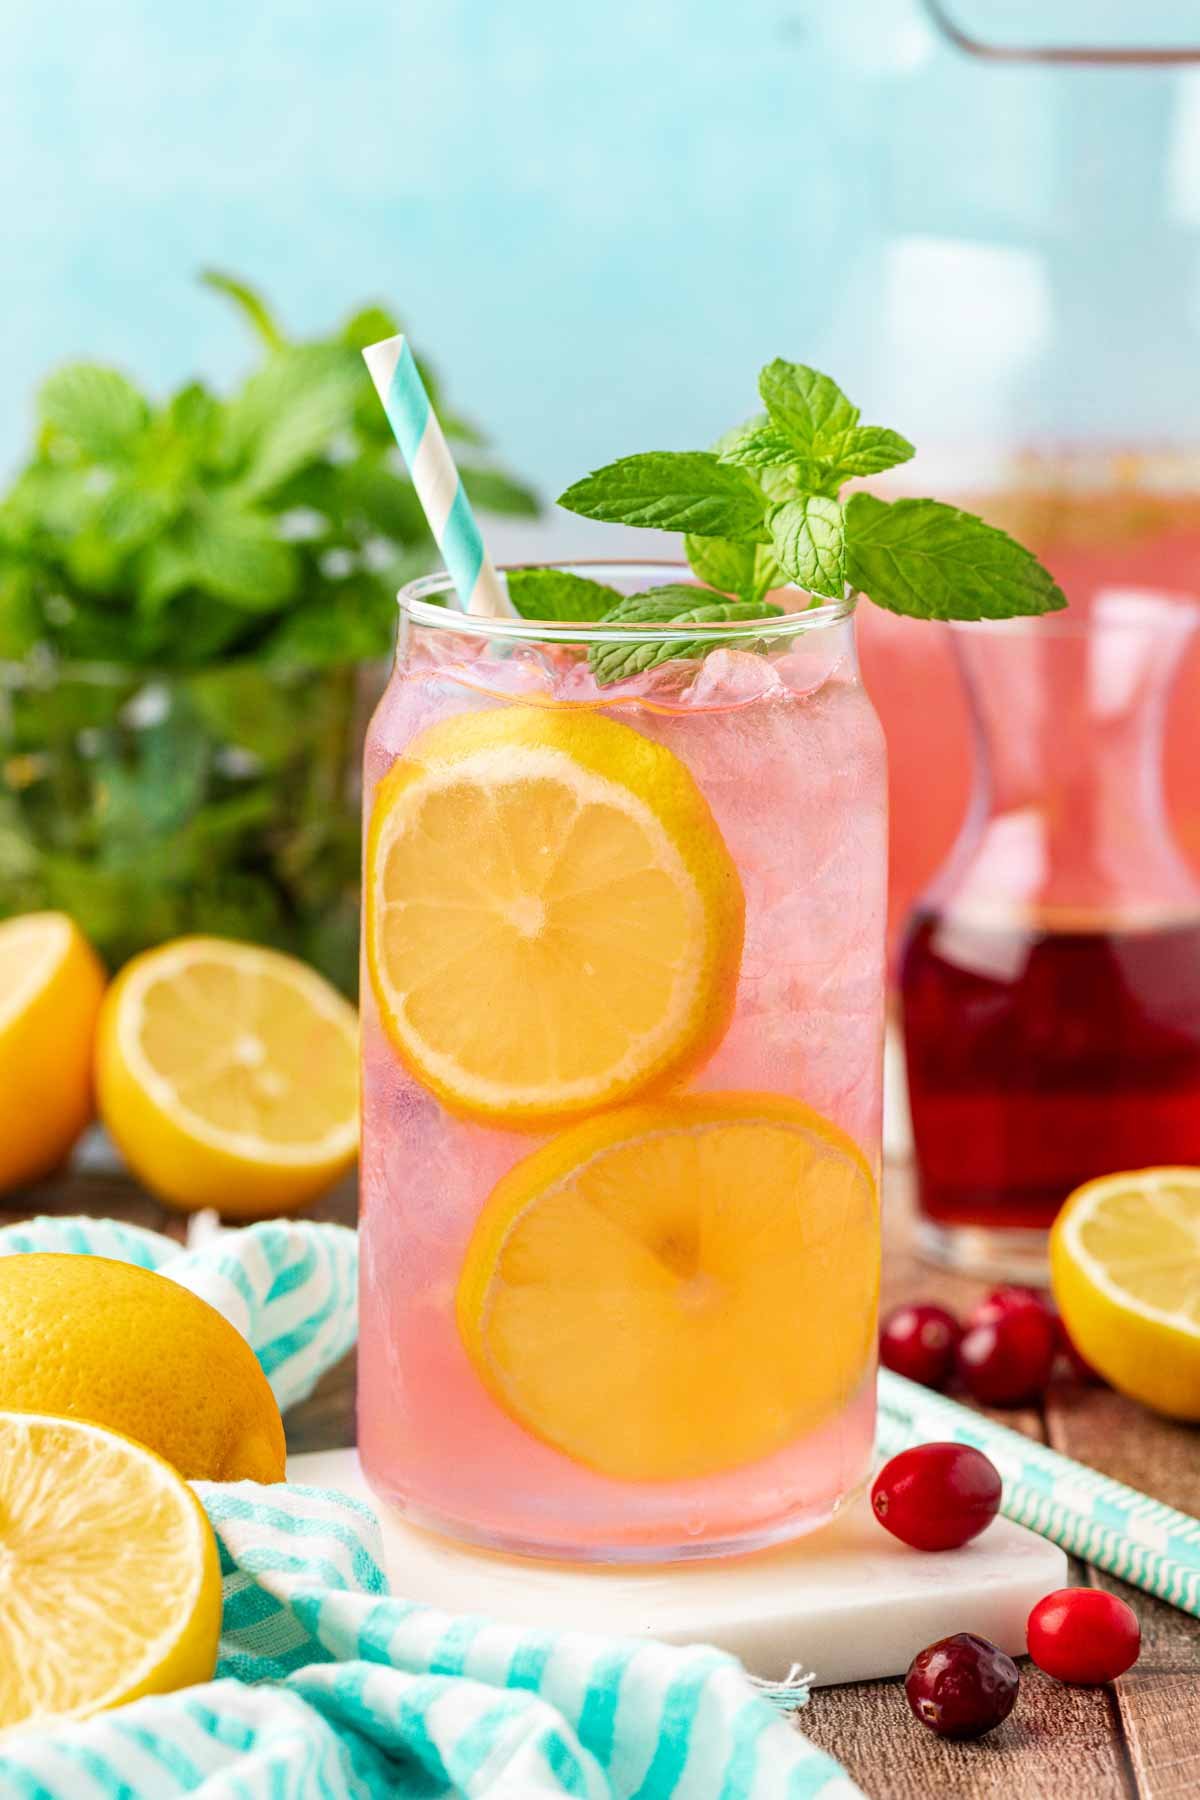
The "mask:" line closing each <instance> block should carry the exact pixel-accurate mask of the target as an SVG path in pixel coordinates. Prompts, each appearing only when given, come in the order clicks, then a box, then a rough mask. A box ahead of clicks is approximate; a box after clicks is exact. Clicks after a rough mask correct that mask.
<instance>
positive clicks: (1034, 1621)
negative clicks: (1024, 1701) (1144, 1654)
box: [1025, 1588, 1142, 1687]
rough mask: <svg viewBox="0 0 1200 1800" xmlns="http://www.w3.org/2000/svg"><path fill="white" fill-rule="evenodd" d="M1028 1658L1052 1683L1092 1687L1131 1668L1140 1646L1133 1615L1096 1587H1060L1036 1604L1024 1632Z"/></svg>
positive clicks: (1128, 1609)
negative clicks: (1052, 1677) (1030, 1657)
mask: <svg viewBox="0 0 1200 1800" xmlns="http://www.w3.org/2000/svg"><path fill="white" fill-rule="evenodd" d="M1025 1637H1026V1642H1027V1643H1028V1645H1029V1654H1030V1656H1032V1658H1033V1660H1034V1662H1035V1663H1036V1664H1037V1666H1038V1668H1039V1669H1044V1670H1045V1671H1046V1673H1047V1675H1053V1676H1054V1678H1055V1680H1056V1681H1074V1682H1077V1683H1079V1684H1080V1685H1081V1686H1083V1687H1096V1686H1098V1685H1099V1684H1100V1682H1102V1681H1115V1680H1116V1678H1117V1676H1118V1675H1123V1674H1124V1673H1125V1671H1126V1669H1131V1668H1132V1667H1133V1665H1134V1663H1135V1662H1136V1661H1137V1659H1138V1651H1139V1650H1140V1649H1141V1647H1142V1633H1141V1627H1140V1626H1139V1624H1138V1622H1137V1614H1136V1613H1135V1612H1134V1610H1133V1608H1132V1607H1131V1606H1126V1604H1125V1602H1124V1600H1118V1599H1117V1597H1116V1595H1115V1594H1106V1593H1104V1592H1103V1591H1102V1590H1101V1589H1100V1588H1059V1589H1058V1591H1057V1592H1056V1593H1053V1594H1047V1595H1046V1598H1045V1599H1044V1600H1039V1601H1038V1603H1037V1605H1036V1606H1035V1607H1034V1609H1033V1611H1032V1612H1031V1613H1030V1615H1029V1624H1028V1625H1027V1627H1026V1632H1025Z"/></svg>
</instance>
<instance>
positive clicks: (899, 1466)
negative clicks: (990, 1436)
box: [871, 1444, 1000, 1550]
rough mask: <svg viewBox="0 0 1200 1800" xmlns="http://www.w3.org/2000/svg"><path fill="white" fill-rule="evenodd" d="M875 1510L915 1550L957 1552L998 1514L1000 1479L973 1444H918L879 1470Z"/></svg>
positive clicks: (874, 1491) (876, 1481)
mask: <svg viewBox="0 0 1200 1800" xmlns="http://www.w3.org/2000/svg"><path fill="white" fill-rule="evenodd" d="M871 1506H872V1508H873V1509H874V1513H875V1517H876V1518H877V1519H878V1520H879V1523H880V1524H881V1525H882V1526H884V1527H885V1529H886V1530H888V1531H890V1532H891V1534H892V1536H893V1537H898V1538H899V1539H900V1541H901V1543H903V1544H911V1545H912V1547H913V1549H914V1550H957V1548H958V1546H959V1545H960V1544H966V1543H969V1542H970V1540H971V1539H972V1538H973V1537H978V1536H979V1533H980V1532H981V1531H983V1530H984V1529H985V1528H986V1527H987V1526H988V1525H990V1524H991V1522H992V1520H993V1519H994V1518H995V1516H996V1514H997V1512H998V1511H999V1510H1000V1476H999V1474H998V1472H997V1470H996V1466H995V1464H994V1463H991V1462H989V1461H988V1459H987V1457H986V1456H985V1455H984V1454H983V1451H982V1450H975V1449H972V1447H971V1445H970V1444H916V1445H914V1446H913V1448H912V1449H911V1450H902V1451H901V1452H900V1454H899V1456H893V1458H892V1460H891V1462H889V1463H885V1464H884V1466H883V1468H882V1469H880V1471H879V1474H878V1475H877V1476H876V1477H875V1485H874V1487H873V1488H872V1489H871Z"/></svg>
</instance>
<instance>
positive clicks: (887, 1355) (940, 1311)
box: [879, 1302, 962, 1388]
mask: <svg viewBox="0 0 1200 1800" xmlns="http://www.w3.org/2000/svg"><path fill="white" fill-rule="evenodd" d="M961 1336H962V1327H961V1326H960V1325H959V1322H958V1320H957V1319H956V1318H955V1317H954V1314H953V1313H950V1312H947V1311H946V1308H945V1307H944V1306H932V1305H930V1304H929V1303H928V1302H921V1303H920V1304H919V1305H916V1306H897V1307H895V1308H894V1309H893V1310H892V1311H891V1312H890V1313H888V1315H887V1317H886V1318H885V1319H884V1321H883V1323H882V1325H881V1326H880V1328H879V1360H880V1362H881V1363H882V1364H883V1366H884V1368H885V1369H891V1370H892V1371H893V1372H894V1373H895V1374H897V1375H907V1377H908V1379H909V1380H910V1381H919V1382H920V1383H921V1385H922V1386H923V1387H930V1388H943V1387H945V1385H946V1383H947V1382H948V1381H949V1379H950V1377H951V1375H952V1374H953V1372H954V1353H955V1351H956V1350H957V1349H958V1340H959V1338H960V1337H961Z"/></svg>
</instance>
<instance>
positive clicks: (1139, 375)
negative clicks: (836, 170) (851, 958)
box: [828, 0, 1200, 933]
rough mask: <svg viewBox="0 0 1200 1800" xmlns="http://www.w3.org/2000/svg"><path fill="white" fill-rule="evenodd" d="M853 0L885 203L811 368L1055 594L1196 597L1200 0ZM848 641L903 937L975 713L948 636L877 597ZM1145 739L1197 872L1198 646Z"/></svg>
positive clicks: (948, 813) (914, 477) (855, 252)
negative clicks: (1012, 541) (897, 613)
mask: <svg viewBox="0 0 1200 1800" xmlns="http://www.w3.org/2000/svg"><path fill="white" fill-rule="evenodd" d="M864 7H865V8H866V10H867V11H869V12H870V18H869V19H866V18H864V17H863V16H862V12H861V8H864ZM855 11H856V14H857V15H858V27H859V29H858V33H857V37H856V47H855V48H854V50H853V55H854V56H855V57H856V58H857V61H856V63H855V67H856V69H858V70H861V69H862V68H863V67H864V55H865V52H864V51H863V49H862V39H863V33H864V31H865V30H866V28H867V26H868V25H871V26H873V27H874V28H875V35H874V38H873V39H872V42H873V43H874V44H875V50H874V51H873V57H874V62H873V64H872V67H871V69H870V70H869V71H868V72H867V73H866V74H864V75H861V76H860V85H859V94H858V99H859V108H858V110H859V113H860V115H861V121H862V122H861V123H860V124H859V125H858V127H857V128H856V129H857V131H858V134H859V137H860V138H863V139H866V138H869V139H870V145H869V146H867V147H866V148H864V147H862V146H860V152H861V154H866V153H867V148H870V150H871V153H872V154H873V155H874V157H875V164H874V166H873V169H872V171H871V172H870V178H869V180H868V182H867V184H866V191H867V196H868V203H869V201H870V199H871V198H872V197H875V196H877V209H876V215H875V217H874V218H872V217H871V216H870V213H869V204H868V210H867V212H866V216H865V223H864V224H863V225H862V227H861V229H860V232H859V235H858V237H857V239H856V240H855V241H854V242H853V244H852V245H851V246H850V268H849V273H850V278H851V280H850V284H849V285H851V286H852V288H853V293H852V294H850V295H848V296H847V299H846V304H844V305H840V306H839V307H838V308H837V309H836V312H837V317H836V320H835V323H834V325H833V327H832V329H831V338H830V347H829V352H828V353H829V356H830V358H831V361H830V364H829V366H831V367H835V368H839V369H841V368H847V369H853V370H854V372H855V378H856V380H861V382H862V391H863V392H864V393H865V394H867V395H868V396H870V405H871V409H872V412H873V413H874V414H875V415H876V416H878V417H879V418H880V419H883V420H886V421H887V422H888V423H897V424H899V425H900V427H901V429H903V430H904V431H905V432H906V434H907V435H909V436H910V437H912V438H913V439H914V440H915V442H916V443H917V444H918V445H919V446H920V447H921V448H920V452H919V454H918V456H917V458H916V460H915V462H914V463H912V464H910V465H909V466H908V467H907V468H906V469H904V470H903V471H899V472H898V475H899V476H900V477H901V478H902V480H903V484H904V486H905V487H906V488H908V490H909V491H912V492H915V493H921V494H937V495H938V496H939V497H941V498H946V499H954V498H958V499H959V500H960V501H961V503H962V504H964V505H967V506H970V507H971V508H973V509H974V510H977V511H980V512H983V513H984V514H985V515H986V516H988V517H989V518H991V519H992V520H993V521H994V522H995V523H997V524H1000V525H1002V526H1004V527H1005V528H1007V529H1009V530H1011V531H1012V532H1013V533H1014V534H1015V535H1017V536H1018V537H1020V538H1021V539H1022V540H1023V541H1024V542H1025V543H1027V544H1029V545H1030V547H1031V548H1032V549H1034V550H1035V551H1036V552H1037V553H1038V555H1039V556H1041V558H1042V559H1043V561H1045V562H1047V563H1048V564H1049V566H1050V568H1051V569H1052V570H1053V571H1054V573H1055V575H1056V576H1057V578H1058V580H1059V581H1060V582H1061V583H1062V585H1063V587H1064V589H1065V590H1066V592H1067V595H1068V598H1069V599H1070V601H1071V602H1072V604H1073V605H1074V604H1083V603H1087V602H1089V601H1090V600H1091V599H1092V598H1093V597H1095V596H1097V595H1099V594H1102V593H1104V592H1106V591H1110V590H1117V589H1120V590H1128V589H1131V588H1137V589H1139V590H1141V591H1143V592H1146V593H1152V594H1155V595H1158V596H1166V597H1171V598H1183V599H1185V600H1186V599H1190V598H1191V597H1192V596H1194V595H1196V594H1200V405H1198V400H1200V11H1198V9H1197V8H1196V7H1195V5H1194V4H1191V3H1190V0H1187V3H1185V0H1144V4H1142V5H1139V6H1138V7H1136V8H1135V7H1133V6H1131V5H1129V4H1127V3H1125V0H1122V3H1120V4H1117V3H1116V0H1086V4H1085V0H887V4H886V5H884V4H876V3H875V0H860V5H859V6H858V7H856V8H855ZM830 29H832V27H831V28H830ZM843 35H844V56H845V59H846V67H847V69H848V68H849V67H850V59H851V55H852V49H851V46H850V35H851V34H850V32H849V28H848V26H847V27H846V30H845V33H844V34H843ZM864 82H865V83H866V84H867V86H868V87H869V92H868V91H864V88H863V85H862V84H863V83H864ZM891 485H892V491H896V489H897V487H898V486H899V485H900V484H899V482H893V483H892V484H891ZM859 631H860V642H861V653H862V661H863V672H864V677H865V679H866V681H867V685H868V687H869V688H870V690H871V693H872V696H873V698H874V700H875V703H876V707H877V709H878V711H879V712H880V714H881V717H882V719H883V722H884V727H885V731H886V733H887V737H888V750H889V762H890V765H891V771H892V795H893V816H892V830H891V857H892V873H891V908H890V912H891V921H892V929H893V932H894V933H895V932H897V931H898V929H899V927H900V924H901V922H902V920H903V917H904V914H905V912H906V910H907V909H908V907H909V906H910V905H911V904H912V902H913V900H914V898H915V896H916V895H917V894H918V893H919V892H920V891H921V889H922V888H923V887H924V885H925V884H926V882H927V881H928V880H929V879H930V877H931V876H932V874H933V872H934V870H935V869H936V868H937V866H938V865H939V863H940V862H941V860H942V859H943V858H944V856H945V855H946V853H947V851H948V850H949V847H950V845H951V843H952V842H953V840H954V837H955V833H956V831H957V830H958V827H959V825H960V824H961V821H962V818H963V815H964V811H965V808H966V806H967V801H968V793H969V788H970V764H971V747H970V742H971V740H970V725H969V717H968V707H967V704H966V700H965V696H964V695H963V693H962V691H961V688H960V685H959V682H958V677H957V673H956V669H955V659H954V654H953V650H952V638H951V634H950V633H949V631H947V630H945V629H940V628H934V629H930V628H928V627H926V626H924V625H916V624H913V623H912V622H911V621H907V620H903V619H897V618H894V617H892V616H889V615H886V614H884V613H882V612H881V611H880V610H879V609H877V608H874V607H870V608H866V609H865V611H864V615H863V616H862V617H861V618H860V623H859ZM1163 745H1164V751H1163V753H1164V757H1165V769H1166V773H1165V791H1166V804H1167V807H1168V811H1169V814H1170V816H1171V818H1172V820H1173V822H1174V826H1175V829H1176V831H1177V833H1178V836H1179V840H1180V843H1181V845H1182V847H1183V849H1184V852H1185V854H1187V855H1188V856H1190V858H1191V859H1192V860H1193V861H1194V862H1195V864H1196V866H1197V867H1198V868H1200V783H1197V782H1196V781H1195V780H1194V778H1193V774H1192V772H1193V771H1194V769H1195V768H1196V766H1197V764H1198V762H1200V640H1196V639H1193V640H1192V641H1191V643H1190V645H1189V647H1188V648H1187V650H1186V652H1185V657H1184V663H1183V666H1182V667H1181V669H1180V672H1179V679H1178V681H1177V682H1176V684H1175V687H1174V690H1173V693H1172V697H1171V701H1170V706H1169V714H1168V718H1167V721H1166V731H1165V736H1164V739H1163Z"/></svg>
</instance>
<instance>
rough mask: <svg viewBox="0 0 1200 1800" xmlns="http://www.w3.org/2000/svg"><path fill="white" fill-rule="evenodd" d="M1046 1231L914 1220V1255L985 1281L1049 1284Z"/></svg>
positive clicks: (1046, 1285) (1038, 1285)
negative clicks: (915, 1228) (915, 1227)
mask: <svg viewBox="0 0 1200 1800" xmlns="http://www.w3.org/2000/svg"><path fill="white" fill-rule="evenodd" d="M1048 1239H1049V1233H1048V1232H1045V1231H1020V1230H1015V1229H1008V1230H1005V1229H990V1228H989V1227H988V1226H986V1225H939V1224H938V1223H937V1222H936V1221H935V1220H933V1219H919V1220H918V1221H917V1255H918V1256H920V1257H922V1258H923V1259H924V1261H926V1262H931V1263H936V1264H937V1266H938V1267H939V1268H941V1269H953V1270H955V1272H956V1273H957V1274H959V1275H978V1276H979V1277H980V1278H981V1279H982V1280H985V1281H1015V1282H1020V1283H1021V1284H1022V1285H1024V1286H1026V1287H1049V1285H1050V1265H1049V1263H1048V1262H1047V1260H1046V1245H1047V1242H1048Z"/></svg>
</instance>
